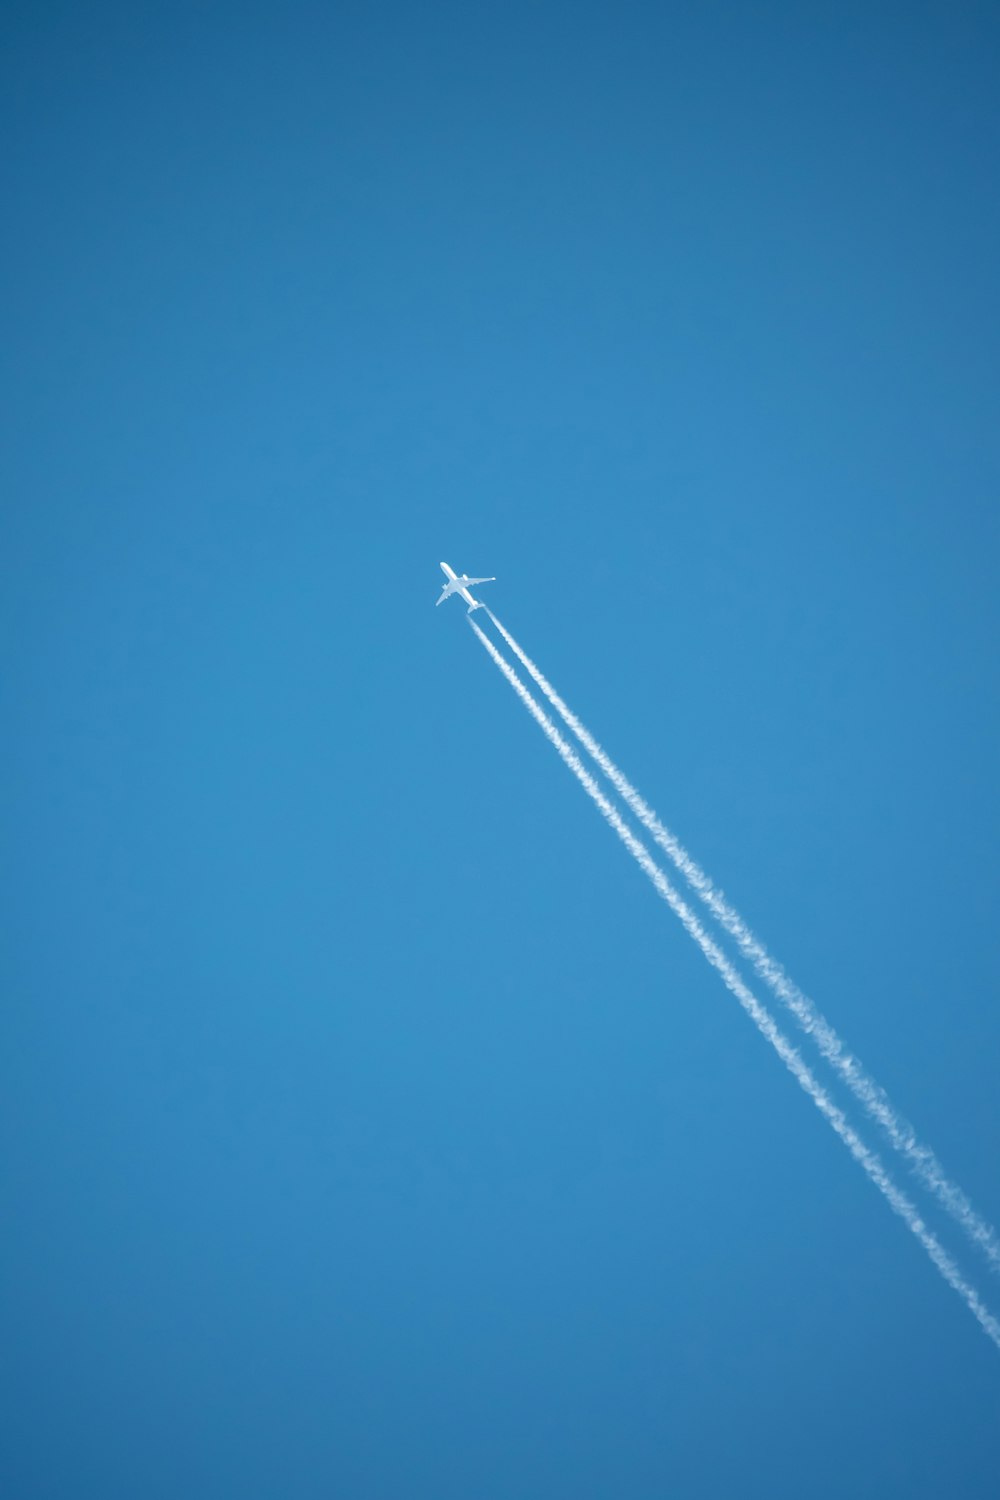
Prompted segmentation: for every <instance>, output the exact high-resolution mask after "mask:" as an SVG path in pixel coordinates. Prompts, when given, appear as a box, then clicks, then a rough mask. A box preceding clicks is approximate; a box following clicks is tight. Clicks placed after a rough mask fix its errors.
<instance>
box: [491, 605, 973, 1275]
mask: <svg viewBox="0 0 1000 1500" xmlns="http://www.w3.org/2000/svg"><path fill="white" fill-rule="evenodd" d="M484 608H485V606H484ZM486 613H487V614H488V615H489V617H490V619H491V620H492V621H493V623H494V625H495V626H496V628H497V630H499V632H500V634H501V635H502V636H503V638H504V640H505V641H506V642H507V644H508V646H509V647H510V649H511V650H512V651H513V653H514V655H515V656H516V657H517V659H518V661H519V662H520V663H521V664H522V666H523V667H524V668H525V670H526V671H527V672H528V673H529V675H530V676H531V677H533V678H534V680H535V682H537V684H538V686H539V687H540V688H541V690H542V692H543V693H544V694H545V696H546V698H548V700H549V702H550V703H551V704H552V706H553V708H554V709H555V710H556V712H557V713H558V714H559V715H560V717H561V718H562V720H563V722H564V723H565V724H566V726H567V727H568V728H569V729H571V730H572V732H573V733H574V734H575V735H576V737H577V739H578V740H579V741H580V743H581V745H583V747H584V749H585V750H586V751H587V753H588V754H589V755H590V756H591V758H592V759H593V760H594V761H595V762H596V764H597V765H598V766H600V768H601V770H602V771H603V772H604V774H605V776H606V777H607V778H608V780H609V781H610V782H611V784H612V786H613V787H614V788H615V790H616V791H617V792H618V794H619V796H620V797H621V798H622V800H623V801H624V802H625V803H626V804H627V805H628V806H629V807H630V808H631V810H632V812H633V813H634V814H635V816H636V817H637V818H638V820H639V822H640V823H642V824H643V826H644V827H645V828H647V829H648V830H649V832H650V833H651V834H652V836H653V838H654V839H655V840H656V842H657V843H658V844H659V846H660V848H661V849H663V850H665V851H666V853H667V854H669V856H670V858H671V859H672V860H673V862H674V865H675V866H676V868H677V869H678V870H679V871H680V872H681V874H682V875H683V876H684V877H685V878H686V879H687V881H688V882H689V884H690V885H691V887H692V889H693V890H694V891H695V893H696V894H697V895H698V896H700V898H701V900H702V901H704V903H705V905H706V906H707V907H708V909H709V911H711V913H712V915H713V916H714V917H715V918H716V919H717V921H718V922H719V924H720V925H721V926H722V927H724V928H725V930H726V932H728V933H729V934H730V936H731V937H733V938H734V939H735V940H736V944H737V946H738V948H739V950H740V952H741V953H742V954H743V955H744V957H745V958H747V959H748V960H749V961H750V963H751V964H752V965H753V967H754V969H755V970H756V971H757V973H758V975H759V976H760V978H761V979H763V980H764V982H765V983H766V984H768V985H770V987H771V989H772V991H773V992H774V994H775V995H777V997H778V999H779V1000H780V1001H781V1002H782V1004H783V1005H785V1006H786V1007H787V1009H788V1010H790V1011H791V1013H792V1015H793V1016H794V1017H795V1019H796V1021H797V1022H798V1024H799V1025H800V1026H801V1027H802V1030H803V1031H805V1032H806V1033H807V1034H808V1035H809V1036H811V1037H812V1039H813V1040H814V1042H815V1043H816V1046H817V1047H818V1048H819V1050H820V1052H821V1053H822V1054H823V1056H824V1057H825V1058H826V1060H827V1062H829V1063H830V1064H831V1066H832V1067H833V1068H834V1069H835V1070H836V1072H837V1073H838V1074H839V1075H840V1077H841V1078H842V1079H843V1080H844V1082H845V1083H846V1084H847V1086H848V1088H849V1089H850V1090H851V1092H852V1093H853V1094H854V1096H855V1098H856V1099H857V1100H858V1101H859V1102H860V1103H861V1104H862V1105H863V1107H864V1108H865V1109H866V1110H867V1112H868V1114H869V1115H870V1116H871V1117H872V1119H873V1120H875V1121H877V1123H878V1124H879V1125H880V1126H881V1128H882V1130H883V1131H884V1132H885V1135H886V1137H887V1139H888V1140H889V1142H890V1143H891V1144H892V1146H894V1147H895V1149H896V1150H897V1151H898V1152H899V1153H900V1155H901V1156H903V1157H905V1159H906V1160H907V1162H908V1163H909V1165H910V1166H911V1167H912V1169H913V1171H914V1172H915V1174H916V1175H917V1176H918V1177H919V1178H920V1180H921V1182H922V1183H923V1184H924V1186H925V1187H927V1188H929V1189H930V1191H931V1192H932V1193H933V1194H934V1196H935V1197H936V1198H937V1200H938V1202H939V1203H940V1204H941V1206H942V1207H943V1208H944V1209H945V1210H946V1211H947V1212H948V1213H949V1214H950V1215H951V1217H952V1218H953V1219H954V1220H955V1222H956V1223H957V1224H959V1225H960V1226H961V1228H962V1229H963V1230H964V1231H965V1233H966V1234H967V1235H968V1237H969V1239H970V1240H971V1241H972V1242H973V1244H975V1245H977V1246H978V1248H979V1249H980V1250H981V1251H982V1252H983V1254H984V1255H985V1256H986V1258H987V1260H988V1261H989V1262H990V1265H991V1267H992V1268H993V1270H994V1271H997V1272H1000V1242H998V1239H997V1235H996V1231H995V1230H994V1229H993V1228H992V1227H991V1226H990V1225H989V1224H988V1223H987V1222H986V1221H985V1219H983V1218H982V1217H981V1216H980V1215H979V1214H978V1213H977V1212H976V1210H975V1209H974V1208H973V1206H972V1204H971V1203H970V1202H969V1200H968V1198H967V1197H966V1196H965V1194H964V1193H963V1192H962V1189H961V1188H960V1187H958V1185H957V1184H956V1183H954V1182H952V1181H951V1180H950V1179H949V1177H948V1176H947V1174H946V1172H945V1170H944V1168H943V1166H942V1165H941V1163H940V1162H939V1161H938V1159H937V1157H936V1156H935V1154H934V1152H933V1151H932V1150H931V1149H930V1147H929V1146H925V1145H923V1144H921V1142H920V1141H919V1140H918V1139H917V1136H916V1132H915V1131H914V1129H913V1127H912V1125H910V1124H909V1123H908V1121H906V1120H905V1119H904V1118H903V1116H902V1115H900V1114H899V1112H898V1111H897V1110H896V1109H895V1108H894V1107H893V1105H892V1103H891V1102H890V1100H889V1097H888V1095H887V1094H886V1092H885V1090H884V1089H883V1088H882V1087H881V1086H880V1085H879V1084H878V1083H876V1082H875V1080H874V1079H873V1078H872V1077H870V1076H869V1074H868V1073H866V1072H865V1070H864V1068H863V1067H862V1065H861V1063H860V1061H859V1060H858V1058H856V1057H855V1056H853V1054H852V1053H850V1052H849V1051H847V1049H846V1048H845V1046H844V1044H843V1042H842V1041H841V1040H840V1037H839V1036H838V1035H837V1033H836V1032H835V1031H834V1029H833V1027H832V1026H831V1025H830V1023H829V1022H828V1021H827V1020H826V1019H825V1017H824V1016H823V1015H822V1014H821V1012H820V1011H819V1010H818V1009H817V1007H816V1005H815V1003H814V1002H813V1001H812V1000H810V999H809V997H808V995H805V994H803V992H802V991H801V990H800V989H799V987H798V985H796V984H794V983H793V982H792V981H791V980H790V979H789V978H788V976H787V975H786V974H785V971H784V970H783V969H782V967H781V965H780V964H779V963H777V962H776V961H775V960H774V959H773V958H772V957H771V955H770V954H769V953H768V951H767V949H766V948H765V947H764V944H763V943H762V942H761V941H760V939H759V938H758V937H756V936H755V934H754V933H753V932H752V931H751V929H750V928H749V927H748V926H747V924H746V923H745V922H744V921H743V918H742V917H741V916H740V914H739V912H737V911H736V910H735V909H734V908H733V907H732V906H730V904H729V902H728V901H727V900H726V898H725V897H724V896H723V894H722V892H721V891H719V890H717V889H716V888H715V886H714V885H713V884H712V881H711V880H710V879H709V877H708V876H707V875H706V874H705V872H704V870H702V869H701V867H700V866H699V865H698V864H697V863H696V862H695V861H694V860H693V859H692V858H691V856H690V854H688V852H687V850H686V849H685V848H684V846H683V844H682V843H681V842H680V840H679V839H678V838H676V837H675V835H674V834H673V833H671V831H670V829H669V828H667V827H665V826H664V824H663V823H661V822H660V820H659V818H658V817H657V816H656V813H655V812H654V811H653V809H652V808H651V807H650V806H649V804H648V803H647V802H645V801H644V800H643V798H642V797H641V796H640V795H639V793H638V792H637V791H636V789H635V787H634V786H633V785H632V783H631V782H630V781H628V780H627V779H626V777H625V776H624V775H623V774H622V772H621V771H620V770H619V769H618V767H617V766H616V765H615V763H614V761H613V760H612V759H611V757H610V756H609V755H608V754H607V753H606V752H605V751H604V750H603V749H602V748H601V746H600V745H599V744H598V742H597V741H596V740H595V739H594V737H593V735H592V734H590V733H589V731H588V730H587V729H586V728H585V727H584V725H583V724H581V722H580V720H579V719H578V718H577V717H576V715H575V714H574V713H573V711H572V710H571V709H570V708H569V707H568V706H567V705H566V704H565V703H564V702H563V700H562V699H561V698H560V696H559V694H558V693H557V692H556V690H555V688H554V687H553V686H552V684H551V683H550V682H549V681H548V680H547V678H546V677H544V676H543V674H542V673H541V672H540V671H539V669H538V668H537V667H536V666H535V664H534V662H533V661H532V660H531V658H530V657H529V656H528V655H527V653H526V652H525V651H523V650H522V649H521V647H520V646H519V645H518V643H517V641H515V639H514V637H513V636H512V635H511V633H510V631H509V630H506V629H505V628H504V627H503V625H501V623H500V621H499V620H498V619H497V617H496V615H494V614H493V613H492V611H490V610H489V609H487V610H486Z"/></svg>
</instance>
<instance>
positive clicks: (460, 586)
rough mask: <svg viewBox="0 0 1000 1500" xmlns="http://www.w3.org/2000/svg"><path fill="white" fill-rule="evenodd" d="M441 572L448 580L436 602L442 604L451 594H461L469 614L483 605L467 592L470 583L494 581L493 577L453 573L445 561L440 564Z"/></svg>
mask: <svg viewBox="0 0 1000 1500" xmlns="http://www.w3.org/2000/svg"><path fill="white" fill-rule="evenodd" d="M441 572H442V573H443V574H444V576H445V578H447V580H448V582H447V583H446V584H445V586H444V590H443V592H442V594H441V597H440V599H438V600H437V603H438V604H443V603H444V601H445V600H446V599H450V598H451V596H452V594H461V596H462V598H463V599H464V600H465V602H466V604H467V605H468V606H469V614H470V615H471V614H472V611H473V610H474V609H482V607H483V606H482V605H481V604H480V602H479V600H478V599H473V597H472V595H471V594H470V593H469V589H470V587H471V585H472V584H474V583H496V579H495V578H470V577H469V575H468V573H455V572H453V571H452V569H451V568H449V566H448V564H447V563H442V564H441Z"/></svg>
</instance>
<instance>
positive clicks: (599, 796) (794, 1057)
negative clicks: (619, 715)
mask: <svg viewBox="0 0 1000 1500" xmlns="http://www.w3.org/2000/svg"><path fill="white" fill-rule="evenodd" d="M492 618H493V617H492V616H491V619H492ZM496 623H497V628H498V629H500V630H502V627H501V626H500V625H499V623H498V622H496ZM469 624H470V626H471V627H472V629H473V630H474V631H475V633H476V635H477V637H478V638H479V640H480V642H481V643H482V645H483V647H484V649H485V650H486V651H487V652H488V653H489V655H490V657H491V658H492V659H493V661H494V663H495V664H496V666H497V667H498V668H499V670H500V671H501V672H502V673H503V675H504V676H505V677H506V679H507V681H508V682H509V683H510V685H511V687H512V688H513V689H514V691H515V692H516V693H517V695H518V697H519V698H520V699H521V702H522V703H523V704H524V706H525V708H526V709H527V710H528V712H529V713H530V714H531V716H532V718H533V719H534V720H535V722H536V723H537V724H538V726H539V728H540V729H541V730H542V732H543V733H544V735H545V736H546V738H547V739H548V740H549V742H550V743H551V744H552V745H553V746H554V748H555V749H556V750H557V751H558V753H559V755H560V756H561V758H562V760H563V761H564V762H565V764H566V765H567V766H568V767H569V769H570V770H571V771H572V772H573V775H574V776H575V777H576V778H577V780H578V781H579V782H580V784H581V786H582V787H583V789H584V791H585V792H586V793H587V795H588V796H589V797H590V798H591V799H592V801H593V802H594V803H595V804H596V806H597V808H598V810H599V811H600V813H601V814H602V816H603V817H604V818H605V819H606V821H607V822H608V823H609V825H610V826H611V827H612V828H613V829H614V831H615V833H616V834H617V835H618V837H619V838H620V839H621V841H622V843H623V844H624V845H625V847H626V849H628V851H629V853H630V854H631V855H632V857H633V859H634V860H635V861H636V863H637V864H638V865H639V867H640V869H641V870H642V871H643V873H644V874H645V875H646V876H647V878H648V879H649V880H650V882H651V883H652V885H653V887H654V889H655V890H656V892H657V894H658V895H659V896H660V897H661V899H662V900H664V901H665V902H666V903H667V905H668V906H669V907H670V908H671V910H672V911H673V912H674V913H675V915H676V916H677V917H678V918H679V920H680V922H681V924H682V925H683V927H684V929H685V931H686V932H687V933H688V935H689V937H691V938H693V940H694V941H695V942H696V943H697V945H698V947H699V948H700V949H701V951H702V953H703V954H704V955H705V957H706V959H707V960H708V962H709V963H710V964H711V965H712V967H713V968H714V969H715V970H716V971H717V972H718V973H719V974H720V976H721V977H722V980H723V983H724V984H725V985H726V987H727V989H728V990H729V991H730V992H731V993H732V994H733V995H734V996H735V997H736V999H737V1000H738V1001H739V1003H740V1005H741V1006H742V1007H743V1009H744V1010H745V1011H746V1013H747V1015H748V1016H749V1017H750V1019H751V1020H752V1021H753V1023H754V1025H755V1026H756V1027H757V1029H758V1031H759V1032H760V1033H761V1035H762V1036H764V1037H766V1039H767V1040H768V1041H769V1042H770V1043H771V1046H772V1047H773V1048H774V1050H775V1051H776V1052H777V1054H778V1056H779V1057H780V1058H781V1060H782V1062H783V1063H784V1064H785V1066H786V1067H787V1068H788V1070H789V1072H790V1073H791V1074H792V1076H793V1077H794V1078H795V1080H796V1082H797V1083H798V1084H799V1085H800V1087H801V1088H802V1089H803V1090H804V1091H805V1093H807V1094H808V1095H809V1097H810V1099H811V1100H812V1101H813V1103H814V1104H815V1105H816V1108H817V1109H818V1110H819V1111H820V1113H821V1114H822V1115H823V1116H824V1117H825V1118H826V1120H827V1121H828V1123H829V1124H830V1126H831V1127H832V1129H833V1130H834V1131H835V1132H836V1133H837V1135H838V1136H839V1137H840V1139H841V1140H842V1141H843V1142H844V1145H845V1146H846V1147H847V1149H848V1150H849V1151H850V1153H851V1155H852V1156H853V1157H854V1159H855V1161H857V1162H858V1164H859V1165H860V1166H861V1167H862V1168H863V1170H864V1171H865V1172H866V1173H867V1174H868V1176H869V1178H870V1179H871V1181H872V1182H873V1183H874V1184H875V1186H876V1187H877V1188H878V1190H879V1192H880V1193H882V1195H883V1197H884V1198H885V1199H886V1201H887V1202H888V1203H889V1206H890V1207H891V1208H892V1210H893V1212H894V1213H896V1214H898V1215H899V1217H900V1218H901V1219H902V1220H903V1222H904V1223H905V1224H906V1226H907V1228H908V1229H909V1230H910V1232H911V1234H913V1235H914V1236H915V1237H916V1239H917V1240H919V1242H920V1244H921V1245H922V1246H923V1248H924V1250H925V1251H926V1252H927V1255H928V1256H929V1257H930V1260H931V1261H932V1263H933V1264H934V1265H935V1266H936V1268H937V1270H938V1271H939V1273H940V1274H941V1276H942V1277H943V1278H944V1280H945V1281H946V1282H947V1283H948V1285H949V1286H950V1287H951V1288H952V1289H953V1291H955V1292H957V1293H958V1295H959V1296H960V1297H961V1298H962V1300H963V1302H964V1303H965V1305H966V1306H967V1307H968V1309H969V1311H970V1312H971V1313H972V1315H973V1317H974V1318H976V1320H977V1321H978V1323H979V1324H980V1326H981V1327H982V1329H983V1331H984V1332H985V1333H986V1335H987V1337H988V1338H990V1339H992V1341H993V1343H994V1344H995V1345H996V1346H997V1348H998V1349H1000V1323H998V1322H997V1320H996V1318H994V1317H993V1315H992V1314H991V1313H990V1311H989V1309H988V1308H987V1307H986V1306H985V1305H984V1303H983V1302H982V1300H981V1299H980V1297H979V1295H978V1293H977V1292H976V1290H975V1288H974V1287H973V1286H971V1285H970V1283H969V1282H968V1281H966V1279H965V1277H964V1276H963V1275H962V1273H961V1271H960V1270H959V1268H958V1266H957V1265H956V1264H955V1262H954V1261H953V1260H952V1258H951V1256H950V1255H949V1254H948V1253H947V1251H946V1250H945V1249H944V1247H943V1246H942V1245H941V1244H940V1242H939V1241H938V1240H937V1239H936V1237H935V1236H934V1235H933V1234H932V1233H931V1231H930V1230H929V1229H928V1228H927V1226H926V1224H925V1223H924V1221H923V1220H922V1219H921V1217H920V1215H919V1213H918V1212H917V1209H916V1207H915V1206H914V1204H912V1203H911V1202H910V1200H909V1198H907V1197H906V1195H905V1194H904V1193H903V1192H902V1191H901V1190H900V1189H899V1188H898V1187H897V1186H896V1184H895V1183H894V1182H893V1181H892V1178H891V1177H890V1176H889V1174H888V1173H887V1172H886V1170H885V1168H884V1166H883V1165H882V1162H881V1161H880V1159H879V1157H878V1156H877V1155H876V1154H875V1153H874V1152H873V1151H871V1150H869V1148H868V1147H867V1146H866V1145H865V1144H864V1142H863V1141H862V1140H861V1138H860V1136H859V1135H858V1134H857V1132H856V1131H855V1130H854V1129H853V1127H852V1126H851V1125H850V1123H849V1122H848V1120H847V1118H846V1116H845V1115H844V1113H843V1111H842V1110H841V1109H840V1108H839V1107H838V1106H837V1105H836V1104H834V1102H833V1100H832V1099H831V1098H830V1096H829V1095H828V1094H827V1092H826V1090H825V1089H824V1088H823V1087H822V1086H821V1085H820V1084H819V1083H818V1082H817V1080H816V1078H815V1077H814V1075H813V1073H812V1072H811V1070H810V1069H809V1068H808V1067H807V1065H806V1064H805V1063H804V1062H803V1061H802V1058H801V1057H800V1056H799V1054H798V1052H797V1051H796V1050H795V1048H794V1047H793V1046H792V1045H791V1043H790V1042H789V1041H788V1040H787V1038H786V1037H785V1036H784V1035H783V1033H782V1032H781V1031H780V1030H779V1028H778V1027H777V1025H776V1024H775V1022H774V1019H773V1017H772V1016H771V1014H770V1012H769V1011H768V1010H767V1009H766V1008H765V1007H764V1006H763V1005H762V1004H761V1003H760V1001H759V1000H758V999H757V997H756V996H755V995H754V994H753V992H752V991H751V990H750V989H749V988H748V987H747V985H746V984H745V983H744V981H743V980H742V978H741V977H740V975H739V973H738V972H737V970H736V969H735V968H734V967H733V965H732V964H731V963H730V961H729V959H728V958H727V957H726V955H725V954H724V953H723V952H722V950H721V949H720V948H719V947H718V945H717V944H716V943H715V942H714V941H713V940H712V938H710V937H709V935H708V933H707V932H706V931H705V929H704V928H703V927H702V925H701V923H700V922H699V920H698V918H697V917H696V916H695V915H694V913H693V911H692V910H691V908H690V907H689V906H688V905H687V903H686V902H685V901H684V900H683V899H682V898H681V897H680V896H679V895H678V893H677V891H676V890H675V889H674V887H673V886H672V885H671V884H670V881H669V880H668V879H667V877H666V875H665V874H664V873H663V871H662V870H661V869H660V867H659V865H657V864H656V862H655V860H654V859H653V858H652V856H651V855H650V853H649V851H648V850H647V849H646V847H645V845H644V844H642V843H641V842H640V841H639V839H637V838H636V836H635V834H634V833H633V832H632V830H631V829H630V828H629V826H628V824H627V823H626V822H625V821H624V819H623V818H622V817H621V815H620V813H619V812H618V811H617V809H616V808H615V807H614V806H613V805H612V803H611V802H609V801H608V799H607V797H605V795H604V793H603V792H602V791H601V790H600V788H599V787H598V785H597V783H596V781H595V780H594V778H593V777H592V776H591V775H590V773H589V771H587V770H586V768H585V767H584V765H583V762H582V761H581V760H580V757H579V756H578V755H577V754H576V752H575V751H574V750H572V749H571V748H570V746H569V745H568V744H567V742H566V741H565V740H564V739H563V737H562V735H561V734H560V733H559V731H558V730H557V729H556V727H555V725H554V724H553V723H552V721H551V719H549V717H548V715H547V714H546V713H545V712H544V710H543V709H542V708H541V707H540V706H539V704H538V703H537V702H536V701H535V699H534V698H533V697H532V695H531V694H530V693H529V692H528V689H527V688H526V687H525V686H524V684H523V683H522V682H521V680H520V678H519V677H518V676H517V674H516V673H515V672H514V670H513V668H512V667H511V666H510V665H509V663H508V662H506V661H505V660H504V658H503V657H502V656H501V655H500V653H499V651H497V649H496V647H495V646H494V645H493V643H492V641H490V640H489V639H488V637H487V636H485V635H484V634H483V632H482V631H481V630H480V629H479V627H478V625H477V624H476V623H475V621H474V620H472V619H471V618H470V619H469ZM502 633H503V634H504V636H505V638H506V639H508V640H509V639H510V638H509V637H507V635H506V632H505V631H502ZM512 649H513V647H512ZM518 655H519V656H520V652H518ZM567 712H568V710H567ZM581 727H582V726H581Z"/></svg>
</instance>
